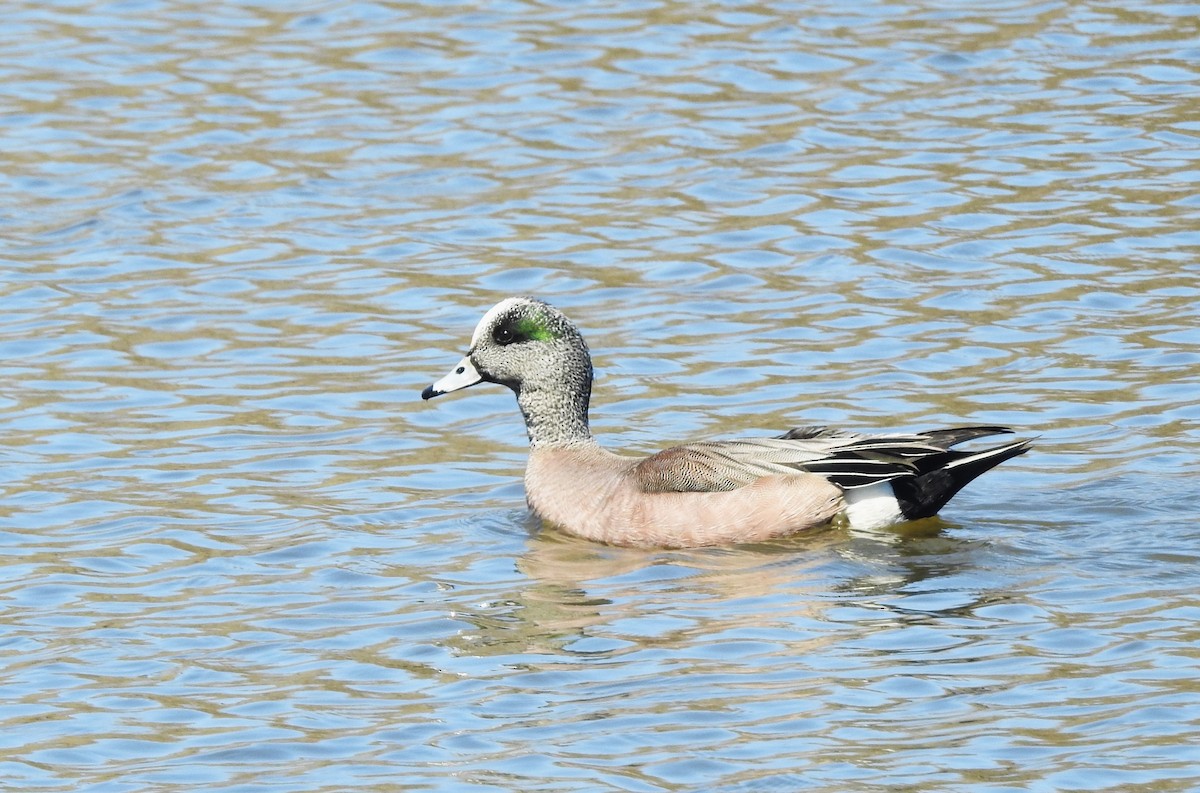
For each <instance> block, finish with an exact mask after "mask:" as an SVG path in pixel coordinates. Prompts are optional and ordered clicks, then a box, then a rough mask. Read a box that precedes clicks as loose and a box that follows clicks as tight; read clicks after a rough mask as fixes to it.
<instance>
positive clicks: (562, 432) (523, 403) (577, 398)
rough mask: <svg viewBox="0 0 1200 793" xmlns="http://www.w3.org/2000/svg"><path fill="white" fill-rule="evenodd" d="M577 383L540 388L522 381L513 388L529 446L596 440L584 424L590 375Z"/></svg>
mask: <svg viewBox="0 0 1200 793" xmlns="http://www.w3.org/2000/svg"><path fill="white" fill-rule="evenodd" d="M577 386H581V387H575V388H562V387H561V386H560V387H556V388H544V389H543V388H537V387H534V386H529V385H526V386H524V387H522V388H521V390H520V391H518V392H517V404H518V405H519V406H520V407H521V414H522V415H523V416H525V431H526V432H527V433H529V446H530V448H533V449H554V448H569V447H576V446H587V445H593V444H595V443H596V441H595V439H594V438H593V437H592V431H591V430H590V429H589V428H588V402H589V400H590V399H591V392H592V378H591V377H590V376H588V377H587V379H586V381H585V382H583V383H580V384H577Z"/></svg>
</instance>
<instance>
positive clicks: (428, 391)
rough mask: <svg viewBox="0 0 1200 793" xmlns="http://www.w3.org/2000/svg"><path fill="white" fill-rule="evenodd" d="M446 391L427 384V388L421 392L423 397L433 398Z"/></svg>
mask: <svg viewBox="0 0 1200 793" xmlns="http://www.w3.org/2000/svg"><path fill="white" fill-rule="evenodd" d="M444 393H446V392H445V391H437V390H435V389H434V387H433V386H431V385H427V386H425V390H424V391H422V392H421V399H433V398H434V397H435V396H441V395H442V394H444Z"/></svg>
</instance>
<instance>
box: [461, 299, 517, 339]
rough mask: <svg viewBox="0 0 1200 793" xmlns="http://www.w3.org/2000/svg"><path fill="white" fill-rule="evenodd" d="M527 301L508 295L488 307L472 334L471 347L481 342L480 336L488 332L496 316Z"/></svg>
mask: <svg viewBox="0 0 1200 793" xmlns="http://www.w3.org/2000/svg"><path fill="white" fill-rule="evenodd" d="M524 302H526V301H524V300H522V299H521V298H519V297H506V298H504V299H503V300H501V301H500V302H499V303H497V304H496V305H494V306H492V307H491V308H489V309H488V312H487V313H486V314H484V315H483V319H481V320H479V324H478V325H476V326H475V332H474V333H473V334H471V348H472V349H474V347H475V345H476V344H478V343H479V337H480V336H482V335H483V334H484V333H486V332H487V329H488V328H490V327H491V326H492V323H493V322H495V321H496V317H498V316H500V315H501V314H503V313H505V312H506V311H508V310H509V309H510V308H512V307H513V306H516V305H519V304H521V303H524Z"/></svg>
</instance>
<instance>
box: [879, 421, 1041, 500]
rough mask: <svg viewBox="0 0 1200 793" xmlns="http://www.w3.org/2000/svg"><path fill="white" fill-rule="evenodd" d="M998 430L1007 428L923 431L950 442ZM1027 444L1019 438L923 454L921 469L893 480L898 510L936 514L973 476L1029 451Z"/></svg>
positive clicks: (932, 436)
mask: <svg viewBox="0 0 1200 793" xmlns="http://www.w3.org/2000/svg"><path fill="white" fill-rule="evenodd" d="M1000 432H1009V430H1006V429H1004V428H1003V427H963V428H959V429H953V430H934V431H933V432H926V433H922V434H923V435H925V436H926V437H931V438H936V440H937V442H938V444H939V445H942V444H944V445H946V446H951V445H953V444H955V443H960V442H962V441H965V440H970V439H971V438H980V437H983V436H985V435H996V434H998V433H1000ZM952 434H953V435H952ZM959 436H961V437H959ZM948 438H950V439H948ZM1029 444H1030V441H1028V440H1022V441H1015V442H1013V443H1006V444H1004V445H1002V446H993V447H992V448H990V449H984V450H982V451H978V452H956V451H947V452H946V453H945V454H944V455H934V456H931V457H928V458H925V460H922V461H921V463H922V464H921V466H920V467H921V469H922V473H920V474H918V475H917V476H912V477H900V478H897V479H893V480H892V490H893V492H895V494H896V501H897V502H899V504H900V511H901V512H902V513H903V514H904V517H906V518H908V519H909V520H918V519H920V518H928V517H930V516H932V515H936V514H937V512H938V510H940V509H941V508H942V507H944V506H945V505H946V502H947V501H949V500H950V499H952V498H954V495H955V494H956V493H958V491H959V490H962V489H963V487H965V486H966V485H967V483H969V482H970V481H971V480H972V479H974V478H975V477H977V476H979V475H980V474H982V473H985V472H987V471H990V470H991V469H993V468H995V467H996V466H997V465H999V464H1000V463H1002V462H1004V461H1005V460H1011V459H1012V458H1013V457H1016V456H1017V455H1019V454H1024V453H1025V452H1027V451H1029Z"/></svg>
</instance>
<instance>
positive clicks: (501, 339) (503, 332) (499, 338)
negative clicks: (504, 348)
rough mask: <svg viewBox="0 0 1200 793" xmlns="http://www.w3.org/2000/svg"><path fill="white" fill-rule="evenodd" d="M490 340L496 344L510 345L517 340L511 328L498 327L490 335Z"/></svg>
mask: <svg viewBox="0 0 1200 793" xmlns="http://www.w3.org/2000/svg"><path fill="white" fill-rule="evenodd" d="M492 338H493V339H495V340H496V343H497V344H512V343H513V342H514V341H516V340H517V334H515V333H513V331H512V328H505V327H500V328H496V330H495V332H494V333H492Z"/></svg>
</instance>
